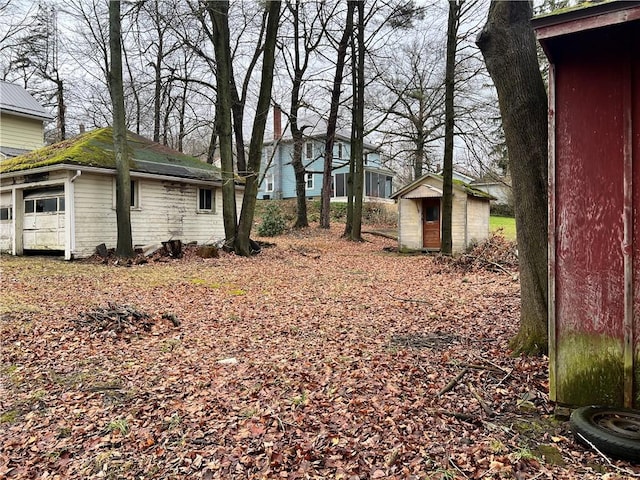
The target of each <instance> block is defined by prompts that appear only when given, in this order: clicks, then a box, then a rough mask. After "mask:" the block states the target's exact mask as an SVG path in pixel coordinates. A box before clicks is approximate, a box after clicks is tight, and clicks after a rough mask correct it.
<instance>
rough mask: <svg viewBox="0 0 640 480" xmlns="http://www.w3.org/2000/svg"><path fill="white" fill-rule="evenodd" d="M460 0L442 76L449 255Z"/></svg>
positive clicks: (446, 247)
mask: <svg viewBox="0 0 640 480" xmlns="http://www.w3.org/2000/svg"><path fill="white" fill-rule="evenodd" d="M462 1H463V0H449V18H448V21H447V60H446V67H445V75H444V158H443V166H442V177H443V185H442V244H441V247H440V249H441V251H442V253H444V254H445V255H451V253H452V250H453V232H452V217H453V136H454V127H455V118H456V112H455V105H454V101H453V100H454V94H455V86H456V84H455V77H456V50H457V47H458V25H459V24H460V7H461V6H462Z"/></svg>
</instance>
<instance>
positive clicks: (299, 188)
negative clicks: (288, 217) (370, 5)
mask: <svg viewBox="0 0 640 480" xmlns="http://www.w3.org/2000/svg"><path fill="white" fill-rule="evenodd" d="M299 8H300V0H296V2H295V3H293V4H291V5H290V6H289V11H290V12H291V14H292V16H293V50H294V54H293V62H294V66H293V82H292V85H291V110H290V111H289V112H290V114H289V121H290V125H291V136H292V137H293V158H292V159H291V165H292V166H293V172H294V174H295V179H296V205H297V208H296V223H295V225H294V228H305V227H308V226H309V219H308V217H307V195H306V194H307V192H306V189H307V185H306V183H307V182H306V178H305V173H306V169H305V166H304V164H303V163H302V147H303V145H304V137H303V132H302V130H300V126H299V125H298V111H299V109H300V87H301V86H302V75H303V74H304V68H306V67H304V68H303V65H301V63H300V11H299ZM306 64H307V62H306V61H305V62H304V65H305V66H306Z"/></svg>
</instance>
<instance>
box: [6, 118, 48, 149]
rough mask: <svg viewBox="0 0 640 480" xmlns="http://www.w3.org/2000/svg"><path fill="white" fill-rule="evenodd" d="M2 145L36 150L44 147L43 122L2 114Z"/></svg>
mask: <svg viewBox="0 0 640 480" xmlns="http://www.w3.org/2000/svg"><path fill="white" fill-rule="evenodd" d="M0 125H2V126H1V127H0V145H2V146H4V147H12V148H24V149H27V150H34V149H36V148H40V147H42V146H43V145H44V127H43V124H42V120H36V119H31V118H24V117H16V116H15V115H7V114H6V113H0Z"/></svg>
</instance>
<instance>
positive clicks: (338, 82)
mask: <svg viewBox="0 0 640 480" xmlns="http://www.w3.org/2000/svg"><path fill="white" fill-rule="evenodd" d="M354 8H355V2H347V18H346V23H345V26H344V31H343V32H342V38H341V39H340V43H339V44H338V57H337V59H336V73H335V75H334V77H333V87H332V89H331V107H330V109H329V119H328V120H327V136H326V140H325V146H324V171H323V174H322V202H321V204H320V227H321V228H329V223H330V218H331V172H332V170H333V167H332V163H333V144H334V141H335V136H336V125H337V123H338V107H339V106H340V89H341V88H342V76H343V75H344V62H345V58H346V57H347V47H348V46H349V39H350V38H351V32H352V31H353V12H354Z"/></svg>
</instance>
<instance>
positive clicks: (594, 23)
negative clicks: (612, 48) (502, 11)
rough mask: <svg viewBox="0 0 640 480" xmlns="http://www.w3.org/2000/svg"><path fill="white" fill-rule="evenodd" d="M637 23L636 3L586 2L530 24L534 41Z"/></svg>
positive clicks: (639, 17) (617, 0)
mask: <svg viewBox="0 0 640 480" xmlns="http://www.w3.org/2000/svg"><path fill="white" fill-rule="evenodd" d="M634 20H640V0H624V1H621V0H608V1H607V0H605V1H601V2H590V1H586V2H583V3H580V4H579V5H577V6H575V7H570V8H564V9H558V10H555V11H553V12H551V13H548V14H545V15H540V16H538V17H536V18H534V19H532V20H531V24H532V26H533V28H534V30H535V32H536V37H537V38H538V40H543V39H546V38H552V37H558V36H561V35H567V34H571V33H576V32H581V31H585V30H592V29H595V28H601V27H606V26H610V25H616V24H619V23H626V22H630V21H634Z"/></svg>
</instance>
